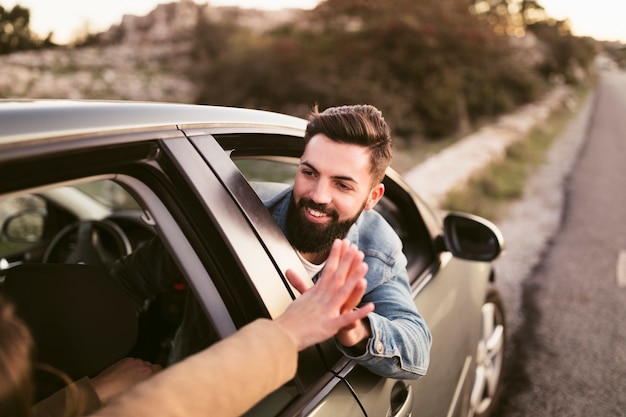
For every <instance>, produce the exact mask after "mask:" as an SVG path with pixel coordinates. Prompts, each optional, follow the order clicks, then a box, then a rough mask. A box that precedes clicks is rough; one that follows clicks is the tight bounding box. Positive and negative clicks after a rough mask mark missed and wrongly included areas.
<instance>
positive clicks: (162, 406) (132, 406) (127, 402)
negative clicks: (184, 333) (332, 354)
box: [91, 319, 298, 417]
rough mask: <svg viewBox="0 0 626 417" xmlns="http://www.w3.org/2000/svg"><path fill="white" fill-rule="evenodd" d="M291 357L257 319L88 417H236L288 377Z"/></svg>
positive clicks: (275, 331)
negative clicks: (208, 416)
mask: <svg viewBox="0 0 626 417" xmlns="http://www.w3.org/2000/svg"><path fill="white" fill-rule="evenodd" d="M297 359H298V353H297V349H296V346H295V345H294V344H293V342H292V341H291V339H290V338H289V336H288V335H287V334H286V333H285V332H284V331H283V330H282V329H281V328H280V327H279V325H277V324H276V323H274V322H273V321H271V320H268V319H258V320H256V321H254V322H252V323H250V324H248V325H246V326H244V327H242V328H241V329H240V330H239V331H238V332H237V333H235V334H233V335H231V336H229V337H227V338H226V339H223V340H222V341H220V342H218V343H216V344H214V345H212V346H211V347H209V348H207V349H205V350H203V351H201V352H199V353H197V354H195V355H193V356H190V357H188V358H186V359H185V360H183V361H182V362H179V363H177V364H176V365H173V366H171V367H169V368H167V369H165V370H163V371H161V372H160V373H159V374H157V375H155V376H154V377H152V378H150V379H149V380H147V381H144V382H142V383H140V384H139V385H137V386H136V387H134V388H133V389H132V390H130V391H129V392H128V393H126V394H124V395H122V396H120V397H118V398H117V399H116V400H115V401H113V402H111V403H110V404H108V405H106V406H105V407H103V408H102V409H101V410H99V411H98V412H96V413H94V414H92V415H91V416H92V417H105V416H106V417H109V416H110V417H113V416H115V417H118V416H130V415H132V416H135V417H142V416H149V417H152V416H156V415H158V416H162V417H173V416H181V417H182V416H185V417H187V416H203V415H204V416H207V415H211V416H238V415H241V414H242V413H244V412H245V411H247V410H248V409H249V408H250V407H252V406H253V405H254V404H256V403H257V402H258V401H260V400H261V399H263V397H265V396H266V395H267V394H269V393H271V392H272V391H273V390H275V389H277V388H279V387H280V386H281V385H282V384H284V383H285V382H287V381H289V380H290V379H291V378H293V376H294V375H295V372H296V367H297Z"/></svg>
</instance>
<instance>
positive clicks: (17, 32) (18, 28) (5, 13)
mask: <svg viewBox="0 0 626 417" xmlns="http://www.w3.org/2000/svg"><path fill="white" fill-rule="evenodd" d="M29 25H30V11H29V10H28V9H26V8H23V7H21V6H20V5H15V7H13V9H12V10H7V9H5V8H4V7H2V6H0V54H9V53H11V52H15V51H21V50H26V49H37V48H41V47H42V46H48V45H51V42H50V38H51V34H50V35H48V37H47V38H46V39H45V40H43V41H42V40H40V39H39V38H38V37H37V36H35V35H34V34H33V33H32V31H31V30H30V27H29Z"/></svg>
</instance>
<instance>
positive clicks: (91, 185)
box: [76, 180, 139, 210]
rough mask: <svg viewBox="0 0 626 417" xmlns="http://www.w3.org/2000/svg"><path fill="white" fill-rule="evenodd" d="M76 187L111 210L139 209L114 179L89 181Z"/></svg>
mask: <svg viewBox="0 0 626 417" xmlns="http://www.w3.org/2000/svg"><path fill="white" fill-rule="evenodd" d="M76 188H77V189H79V190H80V191H82V192H84V193H85V194H87V195H89V196H90V197H92V198H93V199H95V200H97V201H99V202H100V203H102V204H104V205H106V206H107V207H110V208H112V209H113V210H124V209H139V204H138V203H137V202H136V201H135V200H134V199H133V198H132V197H131V195H130V194H129V193H128V192H127V191H126V190H125V189H124V188H123V187H122V186H120V185H119V184H117V183H115V182H114V181H110V180H104V181H91V182H87V183H84V184H78V185H76Z"/></svg>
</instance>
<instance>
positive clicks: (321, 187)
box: [309, 180, 332, 204]
mask: <svg viewBox="0 0 626 417" xmlns="http://www.w3.org/2000/svg"><path fill="white" fill-rule="evenodd" d="M330 191H331V190H330V184H328V182H326V181H323V180H320V181H317V182H316V183H315V186H314V187H313V188H312V189H311V191H310V193H309V198H310V199H311V200H313V202H314V203H317V204H328V203H330V201H331V198H332V197H331V193H330Z"/></svg>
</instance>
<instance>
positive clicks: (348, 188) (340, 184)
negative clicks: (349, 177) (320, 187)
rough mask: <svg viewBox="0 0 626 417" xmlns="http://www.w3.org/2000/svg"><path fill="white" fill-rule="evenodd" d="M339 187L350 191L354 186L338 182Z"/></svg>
mask: <svg viewBox="0 0 626 417" xmlns="http://www.w3.org/2000/svg"><path fill="white" fill-rule="evenodd" d="M337 187H339V188H340V189H341V190H343V191H350V190H352V187H350V186H349V185H348V184H344V183H342V182H339V183H337Z"/></svg>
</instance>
